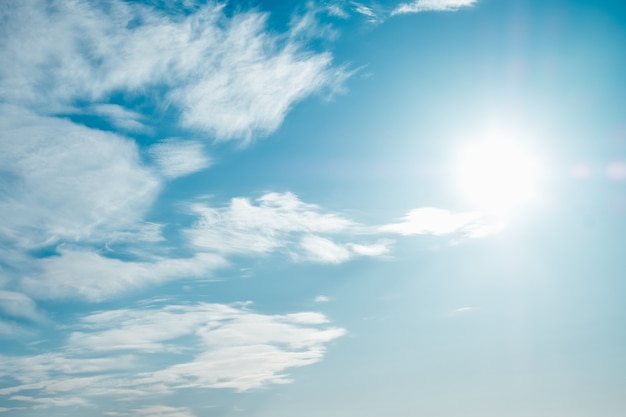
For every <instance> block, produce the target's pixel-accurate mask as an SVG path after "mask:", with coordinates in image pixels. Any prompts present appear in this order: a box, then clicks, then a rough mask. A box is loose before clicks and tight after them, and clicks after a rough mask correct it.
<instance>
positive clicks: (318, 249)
mask: <svg viewBox="0 0 626 417" xmlns="http://www.w3.org/2000/svg"><path fill="white" fill-rule="evenodd" d="M300 247H301V248H302V249H303V250H304V256H305V258H306V259H308V260H311V261H313V262H319V263H327V264H338V263H342V262H345V261H347V260H348V259H350V256H351V254H350V251H348V249H346V248H345V247H343V246H340V245H338V244H336V243H334V242H332V241H331V240H328V239H325V238H323V237H320V236H315V235H306V236H303V237H302V239H300Z"/></svg>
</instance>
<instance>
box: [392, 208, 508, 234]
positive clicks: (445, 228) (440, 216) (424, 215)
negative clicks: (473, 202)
mask: <svg viewBox="0 0 626 417" xmlns="http://www.w3.org/2000/svg"><path fill="white" fill-rule="evenodd" d="M501 228H502V222H501V221H500V220H498V219H493V218H490V217H488V216H485V215H484V214H482V213H479V212H465V213H453V212H451V211H449V210H444V209H439V208H434V207H423V208H418V209H415V210H411V211H410V212H409V213H408V214H407V215H406V216H404V218H403V221H401V222H400V223H393V224H388V225H384V226H381V227H380V231H382V232H391V233H398V234H401V235H405V236H408V235H435V236H441V235H448V234H453V233H461V234H463V235H465V236H468V237H484V236H487V235H489V234H492V233H496V232H498V231H500V230H501Z"/></svg>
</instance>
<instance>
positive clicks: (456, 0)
mask: <svg viewBox="0 0 626 417" xmlns="http://www.w3.org/2000/svg"><path fill="white" fill-rule="evenodd" d="M477 1H478V0H415V1H414V2H412V3H402V4H400V5H399V6H398V7H396V8H395V9H394V10H393V11H392V12H391V15H392V16H394V15H398V14H405V13H420V12H432V11H438V12H442V11H443V12H449V11H455V10H458V9H460V8H462V7H468V6H472V5H474V4H475V3H476V2H477Z"/></svg>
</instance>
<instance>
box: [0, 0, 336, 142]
mask: <svg viewBox="0 0 626 417" xmlns="http://www.w3.org/2000/svg"><path fill="white" fill-rule="evenodd" d="M0 13H2V14H3V16H2V21H3V25H2V26H1V27H0V39H2V43H1V44H0V61H1V62H3V65H2V66H1V67H0V98H2V99H3V100H5V101H7V102H12V103H15V104H21V105H25V106H28V107H30V108H34V109H37V110H38V111H41V112H58V111H63V110H64V109H67V107H68V106H71V105H72V103H73V102H74V101H75V100H83V101H88V102H96V103H102V101H103V100H106V99H107V97H108V96H109V95H110V94H112V93H114V92H118V91H127V92H130V93H132V92H139V91H141V92H144V95H146V94H145V92H146V91H151V90H150V89H154V90H153V91H155V93H156V92H159V95H160V96H162V95H163V93H162V88H163V87H165V88H166V89H167V91H169V92H167V93H165V100H164V101H165V103H164V104H163V105H164V106H167V105H170V104H171V105H174V106H176V107H177V108H178V110H180V112H181V113H180V114H181V119H180V122H181V123H183V124H184V125H186V126H189V127H194V128H199V129H203V130H205V131H208V132H210V133H213V134H215V135H216V136H217V137H218V138H221V139H230V138H242V137H243V138H245V139H250V138H252V137H253V136H257V135H264V134H268V133H271V132H273V131H274V130H275V129H276V128H277V127H278V126H279V125H280V123H281V122H282V120H283V119H284V117H285V115H286V113H287V111H288V110H289V109H290V107H291V106H292V105H293V104H294V103H296V102H297V101H299V100H301V99H303V98H305V97H307V96H309V95H311V94H312V93H314V92H317V91H320V90H321V89H324V88H336V87H338V86H339V85H340V84H341V83H342V81H343V80H344V79H345V77H346V74H345V73H344V72H343V70H341V69H339V68H336V67H333V65H332V56H331V55H330V54H329V53H325V52H321V53H315V52H311V51H308V50H306V49H305V48H304V45H303V43H302V40H298V39H299V38H298V37H296V36H292V33H290V32H287V33H284V34H279V33H270V32H268V31H266V30H265V29H266V27H265V25H266V17H267V16H266V15H265V14H262V13H258V12H247V13H239V14H236V15H235V16H233V17H226V16H225V15H224V14H223V13H222V6H220V5H217V4H215V3H209V4H207V5H205V6H203V7H201V8H199V9H198V10H196V11H195V12H193V13H190V14H189V15H187V16H183V15H180V14H178V15H176V16H168V15H167V14H166V13H163V12H162V11H157V10H155V9H153V8H151V7H148V6H145V5H140V4H137V3H130V4H129V3H127V2H122V1H119V0H117V1H116V0H113V1H110V2H107V6H106V7H103V6H98V5H97V4H94V3H93V2H90V1H81V0H77V1H72V2H66V1H61V0H53V1H43V0H39V1H38V0H33V1H28V2H10V3H9V4H7V5H6V6H5V7H3V9H2V11H0ZM294 30H295V29H294ZM297 30H298V31H299V32H298V33H301V28H299V29H297ZM25 44H26V45H29V47H28V48H24V47H23V45H25ZM146 96H147V95H146ZM96 109H98V110H100V113H101V114H103V115H105V116H106V117H112V118H113V121H114V122H116V123H118V124H121V125H122V126H123V125H126V128H127V129H131V130H132V129H134V128H139V127H140V126H139V125H137V124H136V123H135V122H138V120H137V118H135V117H133V114H132V113H130V112H128V111H127V110H125V109H122V108H120V107H111V106H110V105H109V107H103V106H102V105H99V107H96Z"/></svg>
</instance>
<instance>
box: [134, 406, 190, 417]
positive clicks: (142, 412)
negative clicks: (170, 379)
mask: <svg viewBox="0 0 626 417" xmlns="http://www.w3.org/2000/svg"><path fill="white" fill-rule="evenodd" d="M133 415H135V416H148V417H194V416H195V414H193V413H192V412H191V411H190V410H189V409H188V408H187V407H167V406H164V405H153V406H151V407H145V408H138V409H136V410H134V414H133Z"/></svg>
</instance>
